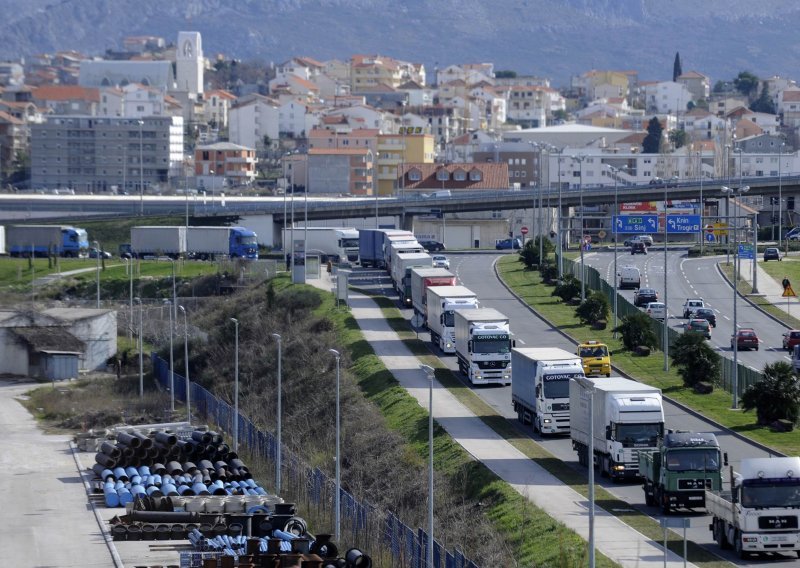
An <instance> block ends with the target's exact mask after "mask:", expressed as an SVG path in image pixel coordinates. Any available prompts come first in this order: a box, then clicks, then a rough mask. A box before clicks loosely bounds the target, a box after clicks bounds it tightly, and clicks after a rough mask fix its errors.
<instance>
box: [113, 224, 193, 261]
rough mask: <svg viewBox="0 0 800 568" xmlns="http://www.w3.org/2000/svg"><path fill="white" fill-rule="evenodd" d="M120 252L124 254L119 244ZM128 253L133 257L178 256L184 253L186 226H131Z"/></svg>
mask: <svg viewBox="0 0 800 568" xmlns="http://www.w3.org/2000/svg"><path fill="white" fill-rule="evenodd" d="M120 253H121V254H124V253H123V246H122V245H120ZM128 254H129V255H130V256H132V257H134V258H144V257H149V256H152V257H159V256H168V257H170V258H179V257H180V256H182V255H185V254H186V227H183V226H179V227H174V226H141V227H132V228H131V243H130V251H129V253H128Z"/></svg>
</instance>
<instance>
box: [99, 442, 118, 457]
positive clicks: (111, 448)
mask: <svg viewBox="0 0 800 568" xmlns="http://www.w3.org/2000/svg"><path fill="white" fill-rule="evenodd" d="M100 452H101V453H103V454H106V455H107V456H111V457H112V458H114V459H119V457H120V456H121V455H122V450H120V449H119V448H118V447H117V446H115V445H114V444H111V443H109V442H103V443H102V444H100Z"/></svg>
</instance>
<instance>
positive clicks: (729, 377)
mask: <svg viewBox="0 0 800 568" xmlns="http://www.w3.org/2000/svg"><path fill="white" fill-rule="evenodd" d="M563 263H564V264H563V266H564V273H565V274H571V275H573V276H575V277H576V278H578V279H580V277H581V266H580V263H579V262H575V261H573V260H570V259H568V258H565V259H563ZM584 276H585V278H586V284H585V286H586V288H587V289H591V290H598V291H600V292H602V293H603V294H605V295H606V296H607V297H608V301H609V302H610V303H611V305H612V306H613V305H614V286H613V285H612V284H609V283H608V282H606V281H605V280H603V279H602V277H601V276H600V273H599V272H598V271H597V269H595V268H592V267H591V266H585V267H584ZM617 294H618V295H617V318H618V319H622V318H623V317H625V316H627V315H631V314H634V313H636V312H639V311H640V310H639V308H637V307H636V306H634V305H633V304H632V303H631V302H629V301H628V300H627V298H624V297H623V296H622V295H621V294H619V293H617ZM652 326H653V331H654V332H655V334H656V337H657V338H658V345H659V346H663V345H664V326H663V325H662V324H661V323H659V322H658V321H657V320H653V322H652ZM679 336H680V333H678V332H677V331H675V330H674V329H673V328H671V327H667V341H668V342H669V345H670V348H671V347H672V345H673V343H674V342H675V340H676V339H677V338H678V337H679ZM720 358H721V359H722V365H721V371H720V378H719V386H720V387H722V388H723V389H724V390H726V391H728V392H730V393H733V373H734V365H733V360H732V359H728V358H727V357H720ZM738 367H739V372H738V377H737V386H738V388H737V390H738V391H739V392H738V393H737V395H738V396H741V395H742V393H743V392H744V391H745V390H746V389H747V387H749V386H750V385H754V384H756V383H758V382H760V381H762V380H763V379H764V375H763V374H762V373H761V372H760V371H757V370H756V369H751V368H750V367H748V366H747V365H742V364H741V363H738Z"/></svg>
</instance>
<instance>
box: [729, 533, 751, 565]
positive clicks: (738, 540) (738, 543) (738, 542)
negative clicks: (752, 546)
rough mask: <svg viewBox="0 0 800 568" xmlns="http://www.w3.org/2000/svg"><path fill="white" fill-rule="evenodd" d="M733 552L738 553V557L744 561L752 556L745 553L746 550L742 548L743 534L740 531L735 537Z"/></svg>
mask: <svg viewBox="0 0 800 568" xmlns="http://www.w3.org/2000/svg"><path fill="white" fill-rule="evenodd" d="M733 551H734V552H735V553H736V556H738V557H739V558H741V559H742V560H744V559H745V558H748V557H749V556H750V553H749V552H745V550H744V548H742V534H741V533H740V532H739V531H738V530H737V531H736V534H735V535H734V541H733Z"/></svg>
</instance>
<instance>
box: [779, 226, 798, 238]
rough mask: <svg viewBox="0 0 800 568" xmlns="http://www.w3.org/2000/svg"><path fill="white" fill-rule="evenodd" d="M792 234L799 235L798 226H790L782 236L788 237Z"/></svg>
mask: <svg viewBox="0 0 800 568" xmlns="http://www.w3.org/2000/svg"><path fill="white" fill-rule="evenodd" d="M794 235H800V227H792V228H791V229H788V230H787V231H786V232H785V233H783V238H784V239H788V238H789V237H791V236H794Z"/></svg>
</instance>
